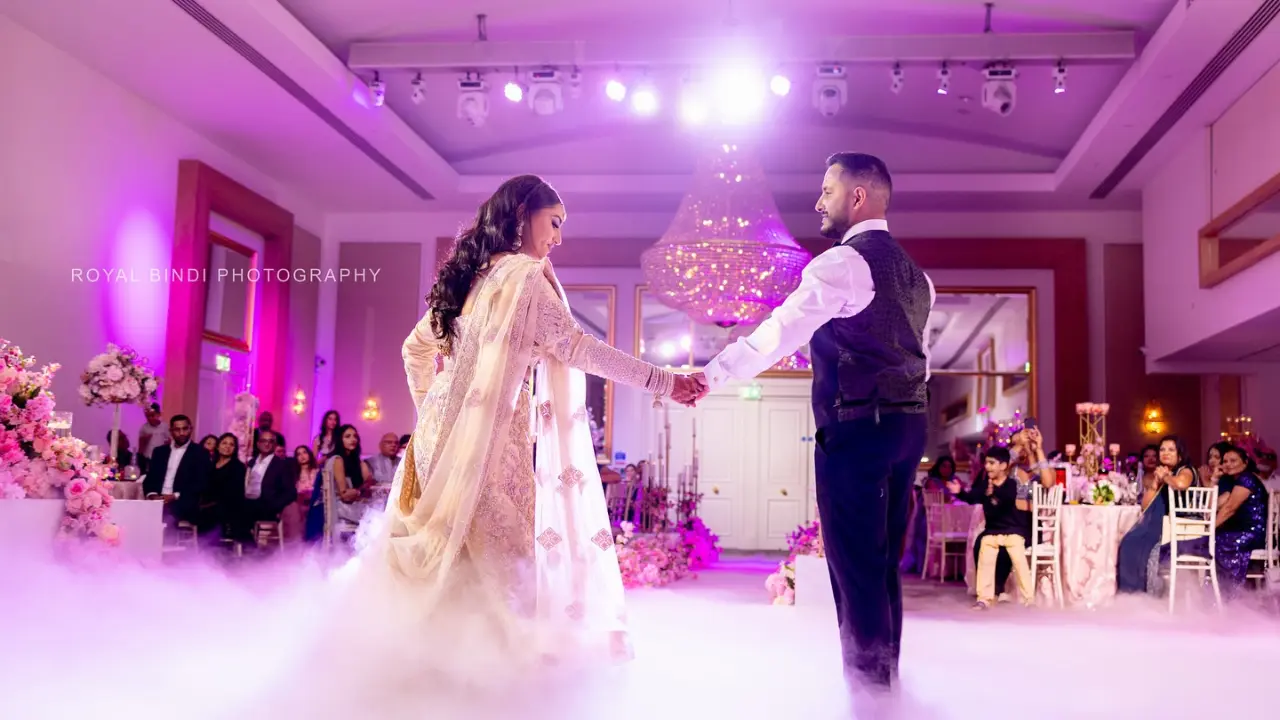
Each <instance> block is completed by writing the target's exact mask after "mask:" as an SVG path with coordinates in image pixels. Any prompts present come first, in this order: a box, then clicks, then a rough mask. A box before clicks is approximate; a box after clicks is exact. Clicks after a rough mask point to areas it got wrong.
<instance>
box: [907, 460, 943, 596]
mask: <svg viewBox="0 0 1280 720" xmlns="http://www.w3.org/2000/svg"><path fill="white" fill-rule="evenodd" d="M955 474H956V461H955V460H954V459H953V458H952V457H951V456H950V455H943V456H942V457H940V458H938V459H937V461H936V462H934V463H933V466H932V467H930V468H929V473H928V475H926V476H925V477H924V478H922V479H920V480H917V481H916V484H915V487H914V488H912V491H911V513H910V516H909V517H910V519H909V520H908V521H907V539H906V546H905V547H906V550H905V551H904V552H903V555H902V562H901V563H899V567H900V568H901V570H902V572H904V573H918V572H920V570H921V565H923V564H924V551H925V547H926V546H927V545H928V540H929V522H928V518H926V517H925V509H924V494H925V493H926V492H930V491H936V492H941V493H943V495H944V497H945V500H944V501H945V502H951V500H952V497H951V491H950V490H948V489H947V484H948V483H950V482H951V479H952V478H954V477H955Z"/></svg>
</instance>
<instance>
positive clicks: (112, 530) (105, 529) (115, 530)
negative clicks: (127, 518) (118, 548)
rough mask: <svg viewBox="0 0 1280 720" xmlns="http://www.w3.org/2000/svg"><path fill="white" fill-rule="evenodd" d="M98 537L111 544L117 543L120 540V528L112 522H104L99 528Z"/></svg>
mask: <svg viewBox="0 0 1280 720" xmlns="http://www.w3.org/2000/svg"><path fill="white" fill-rule="evenodd" d="M98 537H99V538H102V540H103V541H104V542H106V543H108V544H110V545H117V544H119V542H120V528H119V527H117V526H115V525H113V524H111V523H103V524H102V526H101V527H99V528H98Z"/></svg>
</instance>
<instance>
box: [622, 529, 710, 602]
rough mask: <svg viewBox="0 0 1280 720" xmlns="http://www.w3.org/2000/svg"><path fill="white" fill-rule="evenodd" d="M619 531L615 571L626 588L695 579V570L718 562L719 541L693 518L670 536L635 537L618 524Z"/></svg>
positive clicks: (634, 534) (659, 534) (633, 531)
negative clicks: (691, 577) (620, 576)
mask: <svg viewBox="0 0 1280 720" xmlns="http://www.w3.org/2000/svg"><path fill="white" fill-rule="evenodd" d="M619 530H620V532H619V533H618V534H617V537H616V542H617V547H618V569H619V570H621V572H622V585H623V587H626V588H631V589H634V588H641V587H662V586H664V585H669V584H671V583H673V582H675V581H677V580H680V579H681V578H684V577H688V576H693V577H697V571H698V570H701V569H704V568H706V567H709V566H710V565H711V564H712V563H714V562H715V561H716V560H719V559H720V546H719V545H718V542H719V540H720V538H719V537H717V536H716V535H715V534H714V533H712V532H711V531H710V530H709V529H708V528H707V526H706V524H704V523H703V522H702V519H701V518H697V517H695V518H692V519H691V520H690V521H689V523H688V524H687V525H686V526H685V527H682V528H680V530H679V531H678V532H673V533H646V534H643V535H637V534H636V533H635V524H634V523H631V522H623V523H621V524H620V526H619Z"/></svg>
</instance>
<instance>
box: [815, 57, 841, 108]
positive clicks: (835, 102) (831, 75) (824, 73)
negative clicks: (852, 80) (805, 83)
mask: <svg viewBox="0 0 1280 720" xmlns="http://www.w3.org/2000/svg"><path fill="white" fill-rule="evenodd" d="M848 98H849V81H848V80H846V79H845V72H844V66H843V65H819V66H818V79H817V80H816V81H814V83H813V106H814V107H815V108H817V109H818V112H820V113H822V116H823V117H829V118H830V117H835V116H836V114H837V113H839V112H840V108H842V107H844V104H845V103H846V102H847V101H848Z"/></svg>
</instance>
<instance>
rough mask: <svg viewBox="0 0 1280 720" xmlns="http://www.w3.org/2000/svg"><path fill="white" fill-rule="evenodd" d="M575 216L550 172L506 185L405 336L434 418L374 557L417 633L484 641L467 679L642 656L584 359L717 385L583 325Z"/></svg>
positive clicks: (649, 387)
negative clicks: (598, 453)
mask: <svg viewBox="0 0 1280 720" xmlns="http://www.w3.org/2000/svg"><path fill="white" fill-rule="evenodd" d="M564 222H565V208H564V205H563V203H562V202H561V200H560V197H559V196H558V195H557V194H556V191H555V190H554V189H553V188H552V187H551V186H550V185H548V184H547V183H546V182H544V181H543V180H541V179H540V178H538V177H536V176H533V175H522V176H519V177H515V178H512V179H510V180H508V181H507V182H505V183H503V184H502V186H501V187H499V188H498V190H497V191H496V192H495V193H494V194H493V196H492V197H490V198H489V199H488V200H486V201H485V203H484V204H483V205H481V206H480V209H479V210H478V212H477V213H476V217H475V220H474V222H473V223H472V225H471V226H470V227H468V228H467V229H465V230H463V231H462V232H461V234H459V236H458V238H457V242H456V245H455V247H454V249H453V252H452V254H451V255H450V256H449V258H448V260H446V261H445V263H444V265H443V266H442V267H441V269H440V274H439V278H438V280H437V282H436V284H435V286H434V287H433V288H432V290H431V295H430V297H429V298H428V304H429V306H430V307H429V309H428V312H427V314H426V315H425V316H424V317H423V318H422V320H421V321H420V322H419V323H418V325H417V327H415V328H414V330H413V332H412V334H410V336H409V337H408V339H407V340H406V341H405V343H404V348H403V357H404V363H405V372H406V374H407V375H408V380H409V389H410V391H411V393H412V395H413V401H414V406H415V407H416V408H417V410H418V423H417V427H416V429H415V431H414V433H413V437H412V440H411V441H410V443H409V445H408V447H407V448H406V451H405V455H404V460H403V461H402V462H401V464H400V467H399V469H398V471H397V475H396V479H395V482H394V484H393V486H392V489H391V497H390V500H389V502H388V505H387V508H386V512H385V515H384V516H383V517H382V518H381V521H380V522H379V523H378V525H379V528H378V529H377V530H376V531H374V532H373V533H372V538H371V542H370V543H369V544H368V546H367V547H365V548H364V550H363V551H362V552H361V556H360V564H361V565H362V566H363V567H362V568H361V572H362V573H364V574H366V575H381V576H382V580H384V581H385V582H387V583H389V584H390V587H387V588H384V589H385V590H386V591H388V592H390V593H391V594H393V595H395V596H396V597H398V598H400V599H401V600H402V601H403V602H402V605H403V606H404V607H402V608H401V609H400V610H398V611H397V612H408V613H410V614H411V615H412V617H411V618H404V619H405V620H406V621H407V622H412V623H416V624H417V627H416V628H414V631H415V632H420V633H422V634H423V636H424V637H430V638H432V639H433V640H434V641H436V642H437V643H439V642H446V643H449V644H455V645H456V646H465V647H466V648H467V649H468V653H467V654H468V656H469V657H468V659H467V660H465V661H459V662H456V663H454V664H452V665H451V666H450V667H449V668H447V671H448V673H449V674H450V675H452V676H455V677H454V678H453V679H455V680H456V679H461V680H465V681H468V682H470V681H474V680H476V678H477V677H478V678H481V679H483V680H485V681H492V680H494V679H495V678H494V675H493V673H494V669H493V666H491V665H490V662H499V663H500V666H501V667H502V668H503V669H504V670H506V671H514V674H515V675H517V676H520V675H521V674H522V673H523V672H524V671H525V670H527V669H528V668H530V667H535V666H538V665H545V664H548V663H552V664H564V663H567V662H573V663H579V662H592V663H595V662H598V661H600V660H602V659H608V660H613V661H617V660H626V659H628V658H629V657H630V653H631V651H630V643H629V641H628V638H627V632H626V613H625V608H624V599H623V588H622V580H621V575H620V573H619V570H618V562H617V555H616V551H615V548H614V542H613V533H612V529H611V526H610V522H609V517H608V512H607V508H606V505H605V498H604V491H603V486H602V484H601V482H600V476H599V472H598V470H597V467H596V462H595V451H594V448H593V444H592V441H591V436H590V432H589V427H588V417H587V412H586V406H585V400H586V389H585V388H586V383H585V377H584V375H583V373H584V372H589V373H592V374H595V375H599V376H601V377H604V378H606V379H609V380H614V381H616V382H620V383H624V384H627V385H631V386H634V387H639V388H643V389H644V390H645V391H647V392H649V393H652V394H653V395H654V396H655V398H656V399H662V398H670V399H671V400H673V401H676V402H680V403H684V404H691V403H692V402H693V401H695V400H696V399H698V398H699V397H700V396H701V395H702V394H703V393H704V392H705V388H704V387H703V386H702V385H701V384H700V383H699V382H698V381H697V380H695V379H694V378H693V377H691V376H687V375H676V374H673V373H671V372H669V371H667V370H663V369H661V368H659V367H656V366H654V365H651V364H649V363H647V362H644V361H642V360H639V359H637V358H634V357H632V356H630V355H628V354H626V353H623V352H621V351H619V350H617V349H615V348H613V347H610V346H609V345H607V344H605V343H602V342H600V341H599V340H597V339H596V338H594V337H592V336H591V335H589V334H586V333H585V332H583V330H582V328H581V327H580V326H579V325H578V323H577V322H576V321H575V320H574V319H573V316H572V315H571V314H570V312H569V308H568V305H567V302H566V299H565V293H564V289H563V288H562V287H561V285H560V283H559V281H558V280H557V279H556V276H555V273H554V271H553V269H552V267H551V263H550V261H549V260H548V255H549V254H550V252H551V250H552V249H553V248H554V247H555V246H557V245H559V244H560V231H561V226H562V225H563V224H564ZM441 367H442V368H443V369H438V368H441ZM402 627H404V626H402ZM468 665H471V666H474V667H467V666H468ZM435 670H440V668H435ZM472 670H474V671H475V673H471V671H472Z"/></svg>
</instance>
